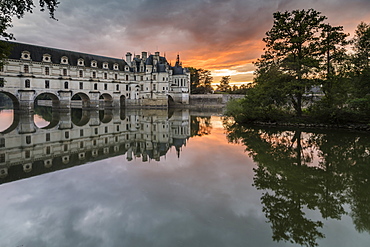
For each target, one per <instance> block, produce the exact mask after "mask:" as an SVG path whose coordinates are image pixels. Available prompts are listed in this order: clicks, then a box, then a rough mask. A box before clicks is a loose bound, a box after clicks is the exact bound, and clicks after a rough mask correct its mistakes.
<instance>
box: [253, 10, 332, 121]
mask: <svg viewBox="0 0 370 247" xmlns="http://www.w3.org/2000/svg"><path fill="white" fill-rule="evenodd" d="M320 14H321V13H320V12H317V11H315V10H313V9H309V10H293V11H292V12H288V11H286V12H284V13H282V12H276V13H274V15H273V16H274V19H275V20H274V24H273V27H272V28H271V30H269V31H268V32H266V37H265V38H264V39H263V41H264V42H265V43H266V49H265V53H264V55H262V56H261V58H260V59H259V60H258V62H257V63H256V66H257V71H256V75H257V78H258V77H259V76H263V75H262V74H261V73H264V72H266V71H267V72H268V71H270V70H269V67H270V66H277V68H278V70H279V71H280V72H281V75H282V76H284V80H285V85H284V90H285V92H286V94H287V95H288V100H289V101H288V102H289V103H290V104H292V105H293V107H294V110H295V113H296V116H298V117H300V116H301V115H302V101H303V95H304V93H305V92H306V90H307V89H309V88H310V87H311V86H313V85H314V84H315V80H314V79H313V73H314V69H316V68H318V67H319V59H318V56H319V54H320V53H319V31H320V29H321V27H322V24H323V23H322V22H323V21H324V20H325V19H326V17H325V16H321V15H320ZM269 82H270V85H273V84H274V83H275V81H274V79H273V78H272V80H271V81H269Z"/></svg>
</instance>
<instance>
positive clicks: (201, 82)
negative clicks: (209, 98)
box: [188, 67, 213, 94]
mask: <svg viewBox="0 0 370 247" xmlns="http://www.w3.org/2000/svg"><path fill="white" fill-rule="evenodd" d="M188 69H189V71H190V83H191V85H190V92H191V93H192V94H206V93H211V92H212V86H211V84H212V81H213V77H212V76H211V71H209V70H204V69H196V68H193V67H189V68H188Z"/></svg>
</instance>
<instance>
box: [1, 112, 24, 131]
mask: <svg viewBox="0 0 370 247" xmlns="http://www.w3.org/2000/svg"><path fill="white" fill-rule="evenodd" d="M6 111H8V112H9V113H11V114H13V122H12V124H11V125H10V126H9V127H8V128H7V129H5V130H4V131H0V133H1V134H7V133H10V132H12V131H13V130H15V129H16V128H17V127H18V125H19V119H20V117H19V116H20V114H21V113H20V112H19V110H6Z"/></svg>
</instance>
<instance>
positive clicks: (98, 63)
mask: <svg viewBox="0 0 370 247" xmlns="http://www.w3.org/2000/svg"><path fill="white" fill-rule="evenodd" d="M9 43H10V44H11V46H12V52H11V54H10V56H9V57H8V59H7V60H6V61H5V65H4V66H3V68H2V69H1V71H0V91H1V92H3V93H5V94H7V95H8V96H9V97H10V98H11V99H12V100H13V102H15V103H16V104H18V103H19V104H20V105H21V106H25V107H28V108H32V107H33V102H34V101H35V99H36V98H37V97H38V96H39V95H41V94H47V95H49V97H50V98H51V99H52V102H53V106H58V107H61V108H62V107H71V104H72V105H73V104H75V105H76V104H77V105H78V104H79V103H78V102H80V104H82V107H87V108H89V107H91V108H94V107H97V106H98V107H101V106H102V105H103V106H112V107H116V106H121V107H122V106H137V107H168V106H169V105H171V104H181V105H186V104H189V91H190V73H189V71H188V70H187V69H186V68H184V67H182V64H181V62H180V59H179V56H178V57H177V60H176V63H175V65H174V66H172V65H171V64H170V63H168V61H167V59H166V58H165V57H164V56H161V55H160V53H159V52H155V53H154V54H149V53H148V52H142V54H141V55H135V56H133V55H132V54H131V53H129V52H128V53H127V54H126V59H125V60H124V59H117V58H111V57H104V56H98V55H92V54H85V53H80V52H73V51H66V50H60V49H54V48H48V47H42V46H36V45H30V44H23V43H15V42H9Z"/></svg>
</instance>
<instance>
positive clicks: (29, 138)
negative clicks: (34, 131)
mask: <svg viewBox="0 0 370 247" xmlns="http://www.w3.org/2000/svg"><path fill="white" fill-rule="evenodd" d="M26 144H31V136H26Z"/></svg>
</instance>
